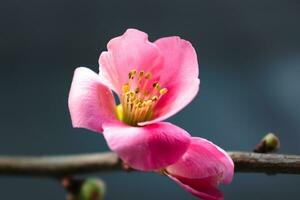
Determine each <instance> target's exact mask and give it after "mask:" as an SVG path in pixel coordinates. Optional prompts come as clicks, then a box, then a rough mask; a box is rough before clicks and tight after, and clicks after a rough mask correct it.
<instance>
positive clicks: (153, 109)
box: [69, 29, 200, 170]
mask: <svg viewBox="0 0 300 200" xmlns="http://www.w3.org/2000/svg"><path fill="white" fill-rule="evenodd" d="M107 49H108V51H104V52H102V53H101V55H100V58H99V65H100V73H99V74H96V73H94V72H93V71H91V70H89V69H87V68H84V67H80V68H77V69H76V71H75V74H74V78H73V82H72V86H71V90H70V94H69V109H70V113H71V119H72V124H73V126H74V127H82V128H87V129H90V130H93V131H96V132H103V134H104V137H105V139H106V141H107V143H108V145H109V147H110V148H111V149H112V150H113V151H115V152H116V153H117V154H118V155H119V156H120V158H121V159H122V160H123V161H124V162H125V163H127V164H128V165H129V166H131V167H132V168H135V169H139V170H157V169H161V168H164V167H167V166H169V165H171V164H173V163H175V162H176V161H177V160H178V159H180V158H181V157H182V155H183V154H184V153H185V152H186V151H187V149H188V147H189V144H190V135H189V134H188V133H187V132H186V131H185V130H183V129H181V128H179V127H177V126H175V125H173V124H171V123H167V122H162V121H163V120H164V119H166V118H168V117H170V116H172V115H174V114H175V113H177V112H178V111H179V110H181V109H182V108H183V107H185V106H186V105H187V104H188V103H189V102H190V101H191V100H192V99H193V98H194V97H195V95H196V94H197V92H198V89H199V83H200V80H199V79H198V62H197V55H196V52H195V50H194V48H193V47H192V45H191V44H190V43H189V42H188V41H186V40H183V39H180V38H179V37H166V38H161V39H159V40H157V41H155V42H153V43H152V42H149V41H148V36H147V34H146V33H144V32H141V31H139V30H135V29H128V30H127V31H126V32H125V33H124V34H123V35H122V36H119V37H116V38H113V39H112V40H110V41H109V43H108V45H107ZM112 91H114V92H115V93H116V94H117V96H118V99H119V101H120V104H119V105H116V102H115V100H114V96H113V93H112Z"/></svg>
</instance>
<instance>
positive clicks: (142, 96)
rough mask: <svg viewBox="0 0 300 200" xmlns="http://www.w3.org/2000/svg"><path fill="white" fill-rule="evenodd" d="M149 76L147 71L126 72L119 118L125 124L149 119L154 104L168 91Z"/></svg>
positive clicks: (135, 123) (133, 123)
mask: <svg viewBox="0 0 300 200" xmlns="http://www.w3.org/2000/svg"><path fill="white" fill-rule="evenodd" d="M135 76H137V78H136V79H135ZM151 78H152V75H151V73H149V72H144V71H139V72H137V71H136V70H131V71H130V72H129V73H128V82H127V83H125V84H124V85H123V86H122V92H123V94H122V97H121V104H122V112H123V114H122V118H121V119H122V120H123V121H124V122H126V123H127V124H130V125H134V126H135V125H137V124H138V123H139V122H143V121H147V120H150V119H151V117H152V114H153V109H154V107H155V105H156V104H157V102H158V101H159V99H160V98H161V97H162V96H163V95H165V94H166V93H167V92H168V90H167V88H162V87H161V85H160V83H159V82H158V81H155V82H153V81H151ZM149 85H150V86H151V85H152V89H151V87H149Z"/></svg>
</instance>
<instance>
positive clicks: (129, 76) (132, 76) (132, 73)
mask: <svg viewBox="0 0 300 200" xmlns="http://www.w3.org/2000/svg"><path fill="white" fill-rule="evenodd" d="M135 74H136V71H135V70H131V71H130V72H129V73H128V78H129V79H133V78H134V76H135Z"/></svg>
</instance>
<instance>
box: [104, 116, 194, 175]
mask: <svg viewBox="0 0 300 200" xmlns="http://www.w3.org/2000/svg"><path fill="white" fill-rule="evenodd" d="M103 134H104V137H105V139H106V141H107V143H108V146H109V147H110V149H112V150H113V151H115V152H116V153H117V154H118V155H119V156H120V158H121V159H122V160H123V161H124V162H125V163H126V164H128V165H129V166H131V167H132V168H134V169H138V170H146V171H149V170H155V169H160V168H163V167H166V166H168V165H170V164H173V163H174V162H176V161H177V160H178V159H179V158H180V157H181V156H182V155H183V154H184V153H185V151H186V150H187V148H188V146H189V143H190V135H189V134H188V133H187V132H186V131H185V130H183V129H181V128H179V127H177V126H175V125H173V124H171V123H166V122H160V123H156V124H151V125H148V126H144V127H133V126H128V125H126V124H123V123H121V122H115V123H105V124H104V133H103Z"/></svg>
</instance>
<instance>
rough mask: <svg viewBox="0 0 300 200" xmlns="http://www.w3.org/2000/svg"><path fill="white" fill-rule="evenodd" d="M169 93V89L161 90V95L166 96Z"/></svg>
mask: <svg viewBox="0 0 300 200" xmlns="http://www.w3.org/2000/svg"><path fill="white" fill-rule="evenodd" d="M167 92H168V89H167V88H162V89H160V90H159V93H160V95H164V94H166V93H167Z"/></svg>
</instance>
